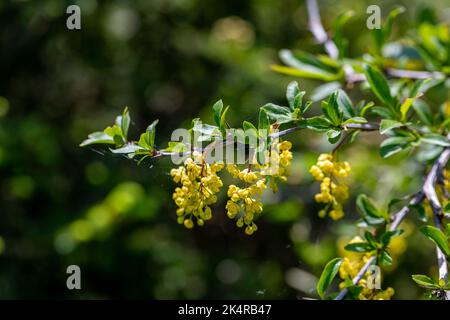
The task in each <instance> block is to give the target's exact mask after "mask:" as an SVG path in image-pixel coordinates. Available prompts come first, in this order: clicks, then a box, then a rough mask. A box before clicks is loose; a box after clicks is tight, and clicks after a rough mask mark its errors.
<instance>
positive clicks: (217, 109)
mask: <svg viewBox="0 0 450 320" xmlns="http://www.w3.org/2000/svg"><path fill="white" fill-rule="evenodd" d="M212 109H213V117H214V122H215V123H216V125H217V126H218V127H220V117H221V116H222V110H223V102H222V100H219V101H217V102H216V103H214V105H213V107H212Z"/></svg>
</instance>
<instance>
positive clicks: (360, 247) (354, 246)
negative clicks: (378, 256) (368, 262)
mask: <svg viewBox="0 0 450 320" xmlns="http://www.w3.org/2000/svg"><path fill="white" fill-rule="evenodd" d="M344 249H345V250H347V251H352V252H371V251H373V250H374V249H375V248H374V247H373V246H372V245H371V244H370V243H368V242H355V243H350V244H348V245H346V246H345V248H344Z"/></svg>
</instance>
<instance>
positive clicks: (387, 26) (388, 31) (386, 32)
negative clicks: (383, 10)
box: [383, 7, 406, 41]
mask: <svg viewBox="0 0 450 320" xmlns="http://www.w3.org/2000/svg"><path fill="white" fill-rule="evenodd" d="M405 11H406V10H405V8H404V7H397V8H395V9H394V10H392V11H391V12H390V13H389V15H388V17H387V19H386V21H385V22H384V28H383V36H384V41H387V40H388V38H389V36H390V35H391V32H392V25H393V23H394V19H395V18H396V17H397V16H398V15H400V14H402V13H403V12H405Z"/></svg>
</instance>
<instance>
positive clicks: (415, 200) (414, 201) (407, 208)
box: [334, 192, 424, 300]
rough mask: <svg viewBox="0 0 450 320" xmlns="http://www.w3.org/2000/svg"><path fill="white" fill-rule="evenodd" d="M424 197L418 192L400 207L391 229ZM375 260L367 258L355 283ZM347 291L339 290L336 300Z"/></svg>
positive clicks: (340, 298)
mask: <svg viewBox="0 0 450 320" xmlns="http://www.w3.org/2000/svg"><path fill="white" fill-rule="evenodd" d="M423 198H424V195H423V192H418V193H417V194H416V195H415V196H414V197H413V198H412V199H411V201H410V202H409V203H408V204H407V205H406V206H404V207H403V208H402V209H400V211H398V212H397V213H396V214H394V215H393V217H394V220H393V222H392V224H391V225H390V227H389V231H393V230H395V229H397V228H398V226H399V225H400V223H401V222H402V221H403V219H404V218H405V216H406V215H407V214H408V213H409V211H410V210H411V206H412V205H416V204H419V203H420V202H422V200H423ZM375 261H376V256H371V257H370V258H369V260H367V262H366V264H365V265H364V266H363V267H362V268H361V270H360V271H359V272H358V274H357V275H356V276H355V277H354V278H353V279H352V283H353V285H357V284H358V283H359V281H360V280H361V279H362V278H363V277H364V274H365V273H366V272H367V270H368V269H369V267H370V266H371V265H372V264H374V263H375ZM347 293H348V289H347V288H344V289H342V290H341V291H340V292H339V294H338V295H337V296H336V298H334V300H342V299H344V298H345V296H346V295H347Z"/></svg>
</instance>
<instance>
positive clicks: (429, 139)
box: [420, 133, 450, 147]
mask: <svg viewBox="0 0 450 320" xmlns="http://www.w3.org/2000/svg"><path fill="white" fill-rule="evenodd" d="M420 141H422V142H425V143H430V144H435V145H438V146H441V147H449V146H450V141H449V140H448V139H447V138H446V137H444V136H441V135H440V134H436V133H428V134H426V135H424V136H423V137H422V138H420Z"/></svg>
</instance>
